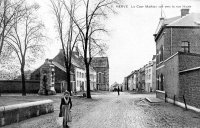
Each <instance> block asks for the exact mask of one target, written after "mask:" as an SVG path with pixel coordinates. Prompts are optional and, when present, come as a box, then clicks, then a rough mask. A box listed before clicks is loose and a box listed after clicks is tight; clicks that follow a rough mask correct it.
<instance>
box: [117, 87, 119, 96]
mask: <svg viewBox="0 0 200 128" xmlns="http://www.w3.org/2000/svg"><path fill="white" fill-rule="evenodd" d="M117 92H118V96H119V86H118V88H117Z"/></svg>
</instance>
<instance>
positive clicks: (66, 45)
mask: <svg viewBox="0 0 200 128" xmlns="http://www.w3.org/2000/svg"><path fill="white" fill-rule="evenodd" d="M51 3H52V9H53V12H54V15H55V18H56V24H57V31H58V34H59V37H60V42H61V44H62V48H63V54H64V56H65V58H64V60H65V66H66V72H67V80H68V81H67V83H68V85H70V69H71V55H72V51H73V49H74V46H75V45H78V46H80V47H81V49H82V54H83V61H84V64H85V69H86V84H87V98H91V94H90V65H91V62H92V58H93V57H94V56H96V55H97V54H104V53H105V50H106V48H107V47H106V44H105V42H104V41H102V39H101V38H102V36H101V34H104V33H107V30H106V29H105V26H104V24H103V22H102V21H103V20H104V19H106V18H108V14H109V13H116V12H115V11H114V9H113V6H114V5H115V4H119V0H68V1H65V0H56V1H55V0H51ZM68 87H69V88H68V89H69V91H70V92H71V88H70V86H68Z"/></svg>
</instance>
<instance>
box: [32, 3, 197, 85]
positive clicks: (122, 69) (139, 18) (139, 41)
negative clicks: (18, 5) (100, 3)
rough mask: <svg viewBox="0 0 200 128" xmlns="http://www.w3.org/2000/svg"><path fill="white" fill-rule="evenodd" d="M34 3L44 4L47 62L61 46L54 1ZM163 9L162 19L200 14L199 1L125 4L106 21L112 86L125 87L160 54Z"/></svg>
mask: <svg viewBox="0 0 200 128" xmlns="http://www.w3.org/2000/svg"><path fill="white" fill-rule="evenodd" d="M31 1H32V0H31ZM33 1H35V2H37V3H39V4H40V10H39V14H40V17H41V19H42V21H43V22H44V24H45V26H46V31H45V33H46V35H47V36H48V37H49V38H48V40H47V43H48V46H47V52H46V55H45V58H53V57H54V56H56V55H57V54H58V52H59V49H60V48H61V46H60V43H59V42H58V38H57V35H56V32H55V27H54V26H55V20H54V19H55V18H54V16H53V15H52V12H51V9H50V0H33ZM146 5H147V6H148V7H146ZM161 5H163V8H162V15H163V16H165V17H166V18H170V17H174V16H179V15H180V10H181V8H189V9H190V12H197V13H200V9H198V7H200V1H199V0H124V3H123V4H121V6H120V7H119V6H115V9H116V10H117V12H118V14H117V15H111V16H110V17H109V19H107V21H106V27H107V28H108V29H109V37H108V46H109V49H108V51H107V56H108V58H109V66H110V70H109V80H110V85H111V84H113V83H114V82H118V83H122V82H123V80H124V77H125V76H128V75H129V74H130V73H131V72H132V71H134V70H137V69H139V68H141V67H143V66H144V65H145V64H147V63H148V62H149V61H151V60H152V57H153V55H155V51H156V47H155V41H154V37H153V34H154V33H155V31H156V28H157V25H158V23H159V18H160V17H161V8H160V6H161ZM41 63H44V61H43V62H41ZM38 64H40V63H38Z"/></svg>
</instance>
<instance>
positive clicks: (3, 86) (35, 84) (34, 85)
mask: <svg viewBox="0 0 200 128" xmlns="http://www.w3.org/2000/svg"><path fill="white" fill-rule="evenodd" d="M39 89H40V81H33V80H29V81H26V93H38V91H39ZM0 91H1V93H21V92H22V84H21V81H20V80H1V81H0Z"/></svg>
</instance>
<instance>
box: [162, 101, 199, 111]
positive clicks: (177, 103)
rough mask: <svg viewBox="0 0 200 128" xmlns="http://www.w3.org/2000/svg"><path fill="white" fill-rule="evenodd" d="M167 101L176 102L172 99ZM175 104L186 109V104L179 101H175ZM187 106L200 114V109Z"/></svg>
mask: <svg viewBox="0 0 200 128" xmlns="http://www.w3.org/2000/svg"><path fill="white" fill-rule="evenodd" d="M166 100H167V102H169V103H174V100H172V99H170V98H167V99H166ZM175 104H176V105H178V106H180V107H182V108H185V104H184V103H181V102H179V101H175ZM186 106H187V108H188V109H190V110H193V111H195V112H200V109H199V108H196V107H194V106H190V105H188V104H186Z"/></svg>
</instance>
